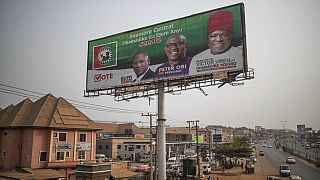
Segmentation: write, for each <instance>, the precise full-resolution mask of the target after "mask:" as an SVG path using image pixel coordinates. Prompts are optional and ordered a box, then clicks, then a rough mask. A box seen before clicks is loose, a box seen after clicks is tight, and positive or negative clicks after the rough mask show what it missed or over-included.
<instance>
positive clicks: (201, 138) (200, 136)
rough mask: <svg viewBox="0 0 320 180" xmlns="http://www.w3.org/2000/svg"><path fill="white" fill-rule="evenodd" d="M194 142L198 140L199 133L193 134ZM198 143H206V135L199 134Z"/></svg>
mask: <svg viewBox="0 0 320 180" xmlns="http://www.w3.org/2000/svg"><path fill="white" fill-rule="evenodd" d="M192 142H194V143H196V142H197V135H194V134H193V135H192ZM198 143H200V144H203V143H204V135H202V134H201V135H198Z"/></svg>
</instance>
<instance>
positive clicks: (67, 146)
mask: <svg viewBox="0 0 320 180" xmlns="http://www.w3.org/2000/svg"><path fill="white" fill-rule="evenodd" d="M71 149H72V144H56V150H57V151H70V150H71Z"/></svg>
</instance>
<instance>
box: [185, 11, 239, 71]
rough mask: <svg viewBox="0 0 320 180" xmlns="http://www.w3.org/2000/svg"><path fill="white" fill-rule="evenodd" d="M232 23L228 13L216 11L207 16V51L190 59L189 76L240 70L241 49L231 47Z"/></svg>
mask: <svg viewBox="0 0 320 180" xmlns="http://www.w3.org/2000/svg"><path fill="white" fill-rule="evenodd" d="M232 21H233V19H232V13H231V12H230V11H218V12H215V13H213V14H211V15H210V16H209V18H208V32H207V38H208V47H209V49H207V50H205V51H203V52H201V53H199V54H197V55H195V56H194V57H193V58H192V63H191V65H190V69H189V75H196V74H207V73H212V72H213V71H224V70H230V69H240V67H239V66H242V65H241V64H240V60H241V59H242V47H240V46H239V47H233V46H232V39H233V33H232V28H233V25H232V24H233V22H232Z"/></svg>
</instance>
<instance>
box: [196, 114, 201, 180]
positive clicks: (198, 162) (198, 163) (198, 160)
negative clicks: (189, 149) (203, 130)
mask: <svg viewBox="0 0 320 180" xmlns="http://www.w3.org/2000/svg"><path fill="white" fill-rule="evenodd" d="M198 122H199V120H196V136H197V165H198V179H200V159H199V156H200V154H199V133H198Z"/></svg>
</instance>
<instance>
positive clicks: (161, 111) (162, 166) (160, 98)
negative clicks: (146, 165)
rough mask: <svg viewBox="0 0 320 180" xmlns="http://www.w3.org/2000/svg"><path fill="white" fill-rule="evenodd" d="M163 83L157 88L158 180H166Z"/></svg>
mask: <svg viewBox="0 0 320 180" xmlns="http://www.w3.org/2000/svg"><path fill="white" fill-rule="evenodd" d="M164 100H165V95H164V81H160V82H159V86H158V128H159V131H158V135H159V136H158V138H159V141H158V142H159V143H158V148H159V151H158V152H159V156H158V157H159V159H158V161H159V173H158V180H165V179H166V129H165V122H166V119H165V116H164Z"/></svg>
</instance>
